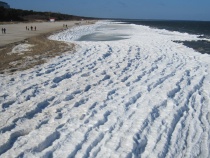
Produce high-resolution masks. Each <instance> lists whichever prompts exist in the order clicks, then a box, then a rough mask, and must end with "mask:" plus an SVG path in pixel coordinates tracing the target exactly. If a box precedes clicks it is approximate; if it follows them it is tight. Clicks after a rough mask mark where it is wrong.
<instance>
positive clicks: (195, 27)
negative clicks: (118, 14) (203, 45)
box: [121, 20, 210, 39]
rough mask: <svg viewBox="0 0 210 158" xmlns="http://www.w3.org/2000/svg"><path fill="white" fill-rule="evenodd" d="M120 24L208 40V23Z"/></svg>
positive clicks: (146, 22)
mask: <svg viewBox="0 0 210 158" xmlns="http://www.w3.org/2000/svg"><path fill="white" fill-rule="evenodd" d="M121 21H122V22H126V23H130V24H136V25H146V26H150V27H155V28H159V29H166V30H169V31H178V32H186V33H189V34H196V35H201V36H202V37H205V38H209V39H210V21H170V20H168V21H166V20H154V21H152V20H121Z"/></svg>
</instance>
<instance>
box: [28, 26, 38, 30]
mask: <svg viewBox="0 0 210 158" xmlns="http://www.w3.org/2000/svg"><path fill="white" fill-rule="evenodd" d="M30 29H31V31H33V30H34V31H36V26H34V27H33V26H31V27H28V26H26V30H30Z"/></svg>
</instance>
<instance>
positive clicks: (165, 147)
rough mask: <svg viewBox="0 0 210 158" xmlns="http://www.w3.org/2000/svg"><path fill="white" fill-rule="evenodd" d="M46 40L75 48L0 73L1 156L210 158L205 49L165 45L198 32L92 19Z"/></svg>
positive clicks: (209, 58)
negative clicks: (36, 63)
mask: <svg viewBox="0 0 210 158" xmlns="http://www.w3.org/2000/svg"><path fill="white" fill-rule="evenodd" d="M112 35H113V36H112ZM84 37H86V38H84ZM88 37H89V39H90V40H89V41H88V40H84V39H88ZM104 37H105V38H106V40H103V39H104ZM115 37H119V38H115ZM49 38H50V39H53V40H62V41H66V42H74V43H76V44H77V50H76V52H75V53H68V52H66V53H65V54H62V55H61V56H58V57H56V58H53V59H51V60H50V61H49V62H47V63H45V64H44V65H40V66H37V67H35V68H33V69H30V70H26V71H21V72H17V73H15V74H12V75H9V74H4V75H3V74H2V75H1V76H0V103H1V106H0V157H3V158H8V157H27V158H33V157H54V158H65V157H66V158H73V157H77V158H82V157H83V158H86V157H98V158H102V157H103V158H106V157H111V158H117V157H119V158H121V157H125V158H131V157H134V158H135V157H151V158H154V157H160V158H163V157H168V158H174V157H202V158H204V157H206V158H207V157H210V129H209V128H210V112H209V110H210V103H209V101H210V76H209V73H210V56H209V55H207V54H200V53H198V52H195V51H194V50H193V49H191V48H188V47H186V46H184V45H182V44H180V43H175V42H173V41H175V40H180V41H182V40H199V38H198V37H197V36H196V35H189V34H187V33H179V32H171V31H167V30H159V29H152V28H149V27H146V26H138V25H133V24H122V23H116V22H103V21H100V22H98V23H96V24H94V25H89V26H78V27H76V28H73V29H69V30H66V31H65V32H61V33H58V34H55V35H52V36H50V37H49ZM81 39H83V40H81Z"/></svg>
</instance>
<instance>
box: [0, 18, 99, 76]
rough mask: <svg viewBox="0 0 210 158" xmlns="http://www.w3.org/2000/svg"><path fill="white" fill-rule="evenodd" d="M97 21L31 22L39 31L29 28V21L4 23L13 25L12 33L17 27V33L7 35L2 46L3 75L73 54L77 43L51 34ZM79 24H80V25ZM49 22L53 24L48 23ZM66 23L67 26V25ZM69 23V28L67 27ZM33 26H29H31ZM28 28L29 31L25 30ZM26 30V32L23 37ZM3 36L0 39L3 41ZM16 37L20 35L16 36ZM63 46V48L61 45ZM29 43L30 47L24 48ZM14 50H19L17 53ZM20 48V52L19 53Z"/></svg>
mask: <svg viewBox="0 0 210 158" xmlns="http://www.w3.org/2000/svg"><path fill="white" fill-rule="evenodd" d="M95 22H96V21H95V20H93V21H92V20H88V21H60V22H53V23H50V22H44V23H30V24H33V26H36V27H37V30H36V31H35V30H34V31H31V30H26V28H25V27H26V24H25V23H19V24H7V25H0V27H5V26H7V27H10V28H12V31H11V32H14V30H16V34H14V35H12V34H9V33H8V35H7V33H6V34H5V43H6V44H2V43H1V46H0V58H1V62H0V74H5V73H14V72H16V71H22V70H26V69H29V68H32V67H34V66H37V65H41V64H43V63H45V62H46V61H47V60H48V59H50V58H53V57H55V56H58V55H60V54H62V53H65V52H71V53H73V52H74V51H75V45H74V44H72V43H68V44H67V43H66V42H62V41H54V40H49V39H48V37H49V36H50V35H52V34H55V33H57V32H60V31H63V30H65V29H67V28H72V27H75V26H79V25H88V24H93V23H95ZM78 23H79V25H78ZM46 24H48V25H49V24H51V25H50V26H47V25H46ZM64 24H65V26H64ZM66 25H67V27H66ZM28 26H29V25H28ZM23 29H25V30H23ZM22 32H24V33H23V34H22V35H21V36H18V35H20V34H21V33H22ZM2 35H3V34H1V36H0V39H1V40H2ZM13 36H14V37H17V38H15V39H13ZM58 45H59V47H58ZM22 46H28V48H22ZM14 51H16V52H15V53H14ZM17 51H19V52H17Z"/></svg>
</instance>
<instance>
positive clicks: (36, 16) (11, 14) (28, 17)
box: [0, 7, 96, 21]
mask: <svg viewBox="0 0 210 158" xmlns="http://www.w3.org/2000/svg"><path fill="white" fill-rule="evenodd" d="M50 18H54V19H56V20H81V19H84V20H87V19H96V18H90V17H80V16H74V15H68V14H61V13H54V12H37V11H33V10H21V9H13V8H4V7H0V21H36V20H43V21H48V20H49V19H50Z"/></svg>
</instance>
